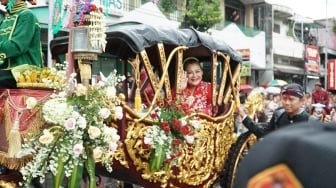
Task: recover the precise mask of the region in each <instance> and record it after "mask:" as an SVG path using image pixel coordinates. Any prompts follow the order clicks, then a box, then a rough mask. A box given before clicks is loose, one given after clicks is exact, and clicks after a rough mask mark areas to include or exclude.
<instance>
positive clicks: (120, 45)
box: [50, 23, 242, 62]
mask: <svg viewBox="0 0 336 188" xmlns="http://www.w3.org/2000/svg"><path fill="white" fill-rule="evenodd" d="M106 35H107V37H106V40H107V45H106V50H105V51H106V52H108V53H112V54H114V55H117V56H119V57H120V58H123V57H126V56H132V55H134V54H136V53H139V52H141V51H142V50H144V49H146V48H149V47H152V46H154V45H156V44H158V43H163V44H165V45H171V46H181V45H183V46H186V47H189V48H193V47H199V46H204V47H205V48H206V49H208V50H209V51H211V52H217V51H219V52H222V53H224V54H228V55H229V56H230V57H231V60H233V61H236V62H241V61H242V57H241V55H240V54H239V52H237V51H236V50H234V49H233V48H231V47H230V46H229V45H228V44H227V43H226V42H225V41H224V40H220V39H218V38H217V39H215V38H213V37H212V36H211V35H208V34H206V33H202V32H199V31H197V30H195V29H192V28H187V29H175V28H168V27H154V26H150V25H147V24H134V25H128V24H125V25H122V24H120V23H119V24H117V25H114V26H110V28H108V29H107V31H106ZM68 40H69V37H68V36H66V37H58V38H55V39H54V40H52V41H51V43H50V47H51V53H52V55H53V57H54V56H55V55H57V54H65V53H67V48H68ZM198 52H199V51H198ZM131 53H133V54H131Z"/></svg>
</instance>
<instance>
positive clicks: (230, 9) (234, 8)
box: [225, 0, 245, 25]
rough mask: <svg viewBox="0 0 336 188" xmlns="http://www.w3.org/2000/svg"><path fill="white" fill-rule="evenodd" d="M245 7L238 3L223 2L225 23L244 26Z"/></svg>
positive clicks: (232, 0) (231, 1) (229, 0)
mask: <svg viewBox="0 0 336 188" xmlns="http://www.w3.org/2000/svg"><path fill="white" fill-rule="evenodd" d="M244 17H245V7H244V5H243V4H242V3H241V2H240V1H236V0H225V21H229V22H234V23H237V24H242V25H244V23H245V20H244Z"/></svg>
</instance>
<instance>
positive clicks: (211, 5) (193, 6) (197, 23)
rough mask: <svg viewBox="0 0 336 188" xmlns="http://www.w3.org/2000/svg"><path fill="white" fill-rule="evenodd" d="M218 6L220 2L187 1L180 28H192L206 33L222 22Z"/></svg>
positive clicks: (206, 0) (205, 0)
mask: <svg viewBox="0 0 336 188" xmlns="http://www.w3.org/2000/svg"><path fill="white" fill-rule="evenodd" d="M220 4H221V1H220V0H187V7H186V11H185V16H184V20H183V22H182V24H181V27H184V28H186V27H193V28H195V29H197V30H199V31H207V30H208V29H209V28H211V27H212V26H213V25H215V24H216V23H219V22H221V21H222V20H223V16H222V14H221V9H220Z"/></svg>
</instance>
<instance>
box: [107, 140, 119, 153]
mask: <svg viewBox="0 0 336 188" xmlns="http://www.w3.org/2000/svg"><path fill="white" fill-rule="evenodd" d="M117 148H118V144H117V143H113V142H112V143H110V144H109V150H110V151H111V152H115V151H116V150H117Z"/></svg>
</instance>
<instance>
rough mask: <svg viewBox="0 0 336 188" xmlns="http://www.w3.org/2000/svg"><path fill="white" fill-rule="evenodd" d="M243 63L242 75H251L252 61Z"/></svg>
mask: <svg viewBox="0 0 336 188" xmlns="http://www.w3.org/2000/svg"><path fill="white" fill-rule="evenodd" d="M241 65H242V66H241V70H240V76H251V62H249V61H243V62H242V63H241Z"/></svg>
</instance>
